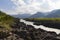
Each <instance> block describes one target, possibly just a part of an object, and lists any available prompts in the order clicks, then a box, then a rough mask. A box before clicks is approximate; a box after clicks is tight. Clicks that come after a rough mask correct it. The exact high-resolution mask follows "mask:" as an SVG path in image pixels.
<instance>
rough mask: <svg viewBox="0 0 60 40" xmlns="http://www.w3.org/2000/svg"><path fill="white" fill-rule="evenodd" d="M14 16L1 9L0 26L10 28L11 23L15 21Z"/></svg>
mask: <svg viewBox="0 0 60 40" xmlns="http://www.w3.org/2000/svg"><path fill="white" fill-rule="evenodd" d="M14 20H15V19H14V17H12V16H9V15H7V14H6V13H4V12H2V11H0V26H1V27H4V28H5V29H8V30H10V28H11V27H10V25H11V24H13V23H14Z"/></svg>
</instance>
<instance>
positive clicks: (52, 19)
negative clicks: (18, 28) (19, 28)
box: [27, 18, 60, 22]
mask: <svg viewBox="0 0 60 40" xmlns="http://www.w3.org/2000/svg"><path fill="white" fill-rule="evenodd" d="M27 20H36V21H40V20H42V21H48V20H49V21H57V22H58V21H59V22H60V18H29V19H27Z"/></svg>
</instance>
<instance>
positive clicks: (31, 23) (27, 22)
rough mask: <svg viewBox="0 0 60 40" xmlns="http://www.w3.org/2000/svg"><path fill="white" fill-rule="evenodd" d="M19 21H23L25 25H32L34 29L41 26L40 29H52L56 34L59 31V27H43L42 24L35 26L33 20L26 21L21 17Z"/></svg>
mask: <svg viewBox="0 0 60 40" xmlns="http://www.w3.org/2000/svg"><path fill="white" fill-rule="evenodd" d="M20 22H24V23H25V24H26V25H32V26H33V27H34V28H36V29H38V28H41V29H43V30H46V31H54V32H56V33H57V34H59V33H60V29H55V28H49V27H45V26H43V25H39V26H37V25H34V22H29V21H26V20H23V19H20Z"/></svg>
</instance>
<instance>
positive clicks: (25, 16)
mask: <svg viewBox="0 0 60 40" xmlns="http://www.w3.org/2000/svg"><path fill="white" fill-rule="evenodd" d="M12 16H14V17H16V18H28V17H29V16H31V15H30V14H18V15H12Z"/></svg>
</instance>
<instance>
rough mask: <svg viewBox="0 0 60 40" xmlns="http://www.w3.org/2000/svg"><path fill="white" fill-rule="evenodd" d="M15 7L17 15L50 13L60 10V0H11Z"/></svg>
mask: <svg viewBox="0 0 60 40" xmlns="http://www.w3.org/2000/svg"><path fill="white" fill-rule="evenodd" d="M11 1H12V2H13V3H14V4H15V5H16V8H15V12H16V13H31V14H34V13H35V12H38V11H41V12H48V11H51V10H54V9H60V0H55V1H54V0H11Z"/></svg>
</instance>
